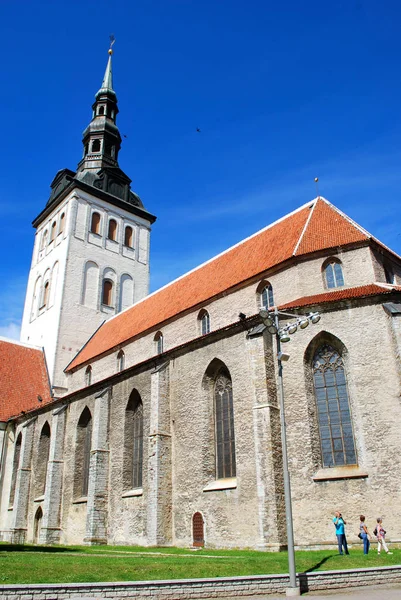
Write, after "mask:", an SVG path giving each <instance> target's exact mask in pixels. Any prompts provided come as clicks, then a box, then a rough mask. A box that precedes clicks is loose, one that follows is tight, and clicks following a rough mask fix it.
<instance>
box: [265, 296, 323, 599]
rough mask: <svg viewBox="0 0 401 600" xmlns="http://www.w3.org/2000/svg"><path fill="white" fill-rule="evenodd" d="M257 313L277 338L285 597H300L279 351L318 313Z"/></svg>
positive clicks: (282, 358)
mask: <svg viewBox="0 0 401 600" xmlns="http://www.w3.org/2000/svg"><path fill="white" fill-rule="evenodd" d="M259 315H260V317H261V319H262V322H263V323H264V324H265V325H266V327H267V330H268V331H269V333H271V334H272V335H274V336H275V338H276V350H277V367H278V396H279V404H280V425H281V446H282V454H283V479H284V500H285V520H286V531H287V548H288V571H289V576H290V587H289V588H287V590H286V595H287V596H300V593H301V592H300V588H299V586H298V585H297V574H296V568H295V550H294V528H293V521H292V502H291V482H290V472H289V469H288V452H287V432H286V423H285V409H284V384H283V360H288V358H289V356H288V354H284V353H283V352H282V351H281V344H282V342H288V341H290V339H291V338H290V335H289V334H292V333H295V332H296V331H297V329H298V327H300V328H301V329H305V327H307V326H308V325H309V322H311V323H318V321H319V320H320V315H319V313H310V314H309V315H307V316H305V317H304V316H303V317H299V316H298V315H294V314H291V313H285V312H282V311H279V310H278V309H277V307H275V308H274V312H273V311H268V310H264V309H262V310H260V311H259ZM280 315H283V316H288V317H291V318H295V319H297V320H296V322H293V323H290V324H289V325H287V326H286V327H285V328H283V329H280V322H279V316H280Z"/></svg>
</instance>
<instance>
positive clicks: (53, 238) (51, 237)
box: [49, 221, 57, 244]
mask: <svg viewBox="0 0 401 600" xmlns="http://www.w3.org/2000/svg"><path fill="white" fill-rule="evenodd" d="M56 230H57V223H56V221H53V223H52V228H51V231H50V240H49V244H51V243H52V242H54V240H55V239H56Z"/></svg>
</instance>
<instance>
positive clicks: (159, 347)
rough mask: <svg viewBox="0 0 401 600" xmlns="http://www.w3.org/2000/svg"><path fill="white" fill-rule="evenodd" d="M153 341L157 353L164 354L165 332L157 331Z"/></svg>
mask: <svg viewBox="0 0 401 600" xmlns="http://www.w3.org/2000/svg"><path fill="white" fill-rule="evenodd" d="M153 341H154V343H155V347H156V354H163V334H162V332H161V331H158V332H157V333H156V335H155V337H154V340H153Z"/></svg>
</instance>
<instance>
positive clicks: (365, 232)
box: [321, 196, 373, 239]
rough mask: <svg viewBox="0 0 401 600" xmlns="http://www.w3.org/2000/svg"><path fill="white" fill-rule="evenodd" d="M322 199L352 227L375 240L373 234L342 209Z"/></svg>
mask: <svg viewBox="0 0 401 600" xmlns="http://www.w3.org/2000/svg"><path fill="white" fill-rule="evenodd" d="M321 199H322V200H323V202H325V203H326V204H327V205H328V206H330V208H333V209H334V210H335V211H336V212H338V213H339V214H340V215H341V216H342V217H343V218H344V219H345V220H346V221H348V222H349V223H351V225H353V226H354V227H355V228H356V229H358V231H360V232H361V233H363V234H364V235H366V236H367V237H368V238H371V239H372V238H373V235H372V234H371V233H369V231H368V230H367V229H365V228H364V227H362V226H361V225H358V223H357V222H356V221H354V219H352V218H351V217H349V216H348V215H347V214H345V213H344V212H343V211H342V210H341V209H339V208H337V206H335V205H334V204H332V203H331V202H330V200H327V198H323V196H321Z"/></svg>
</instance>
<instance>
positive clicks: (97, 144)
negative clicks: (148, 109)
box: [78, 37, 121, 178]
mask: <svg viewBox="0 0 401 600" xmlns="http://www.w3.org/2000/svg"><path fill="white" fill-rule="evenodd" d="M110 40H111V44H110V48H109V50H108V54H109V59H108V61H107V66H106V70H105V73H104V77H103V82H102V87H101V88H100V90H99V91H98V92H97V93H96V96H95V103H94V104H93V106H92V110H93V114H92V121H91V122H90V123H89V125H88V127H87V128H86V129H85V131H84V134H83V140H82V141H83V145H84V155H83V158H82V160H81V162H80V163H79V165H78V176H79V177H81V178H83V176H84V174H85V173H87V172H88V171H91V172H92V173H95V172H97V171H99V169H102V168H104V167H118V162H117V158H118V153H119V150H120V146H121V135H120V132H119V131H118V127H117V125H116V118H117V114H118V106H117V96H116V93H115V91H114V90H113V73H112V61H111V57H112V54H113V50H112V46H113V44H114V37H111V38H110Z"/></svg>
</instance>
